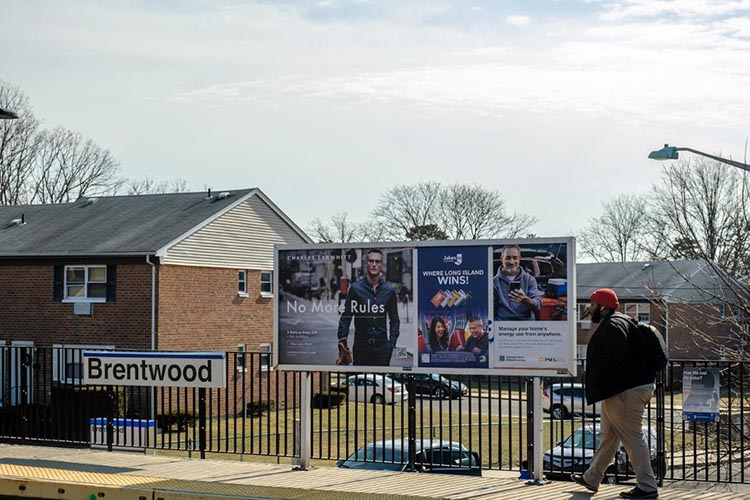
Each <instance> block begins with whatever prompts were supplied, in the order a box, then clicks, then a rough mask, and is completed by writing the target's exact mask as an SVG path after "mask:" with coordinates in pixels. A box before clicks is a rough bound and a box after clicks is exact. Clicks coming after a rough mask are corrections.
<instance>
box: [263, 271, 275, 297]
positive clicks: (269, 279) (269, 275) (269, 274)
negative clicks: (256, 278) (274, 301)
mask: <svg viewBox="0 0 750 500" xmlns="http://www.w3.org/2000/svg"><path fill="white" fill-rule="evenodd" d="M264 275H266V276H264ZM264 277H267V279H263V278H264ZM263 285H268V288H270V289H271V290H270V291H267V290H266V291H264V290H263ZM260 295H261V297H273V271H261V272H260Z"/></svg>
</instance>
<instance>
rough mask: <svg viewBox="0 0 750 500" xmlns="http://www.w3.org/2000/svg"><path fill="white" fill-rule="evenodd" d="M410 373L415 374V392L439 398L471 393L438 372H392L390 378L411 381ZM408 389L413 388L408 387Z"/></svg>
mask: <svg viewBox="0 0 750 500" xmlns="http://www.w3.org/2000/svg"><path fill="white" fill-rule="evenodd" d="M409 375H414V389H413V390H414V394H421V395H423V396H432V397H434V398H438V399H454V398H460V397H462V396H466V395H467V394H469V389H468V388H467V387H466V386H465V385H464V384H462V383H461V382H458V381H456V380H450V379H448V378H445V377H443V376H442V375H439V374H437V373H411V374H410V373H408V372H400V373H392V374H390V375H388V376H389V377H390V378H392V379H393V380H395V381H396V382H399V383H401V384H404V385H405V386H406V384H407V383H408V382H409ZM407 390H412V389H409V388H408V387H407Z"/></svg>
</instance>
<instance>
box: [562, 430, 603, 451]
mask: <svg viewBox="0 0 750 500" xmlns="http://www.w3.org/2000/svg"><path fill="white" fill-rule="evenodd" d="M599 438H600V434H599V432H598V431H597V432H592V431H591V430H590V429H578V430H577V431H575V432H574V433H573V434H571V435H570V436H568V439H566V440H565V441H563V444H562V446H563V447H565V448H583V449H587V450H593V449H596V448H597V447H598V446H599Z"/></svg>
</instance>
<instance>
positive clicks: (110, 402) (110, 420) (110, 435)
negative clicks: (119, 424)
mask: <svg viewBox="0 0 750 500" xmlns="http://www.w3.org/2000/svg"><path fill="white" fill-rule="evenodd" d="M114 401H115V398H114V396H113V394H112V386H111V385H108V386H107V451H112V442H113V441H114V439H115V427H114V419H115V412H114Z"/></svg>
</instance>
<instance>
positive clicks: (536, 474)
mask: <svg viewBox="0 0 750 500" xmlns="http://www.w3.org/2000/svg"><path fill="white" fill-rule="evenodd" d="M527 394H528V392H527ZM529 403H531V405H532V414H533V415H532V434H531V443H530V444H529V446H530V447H531V453H530V455H529V458H530V459H531V460H530V463H529V466H530V469H533V470H531V472H532V473H533V475H532V480H531V481H530V483H533V484H544V483H543V481H542V477H543V470H544V464H543V462H542V459H543V455H544V451H543V448H544V447H543V445H542V443H543V442H544V439H543V438H544V426H543V423H544V422H543V418H544V414H543V413H542V379H541V377H533V378H532V382H531V402H529V401H528V396H527V398H526V407H527V408H528V406H529Z"/></svg>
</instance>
